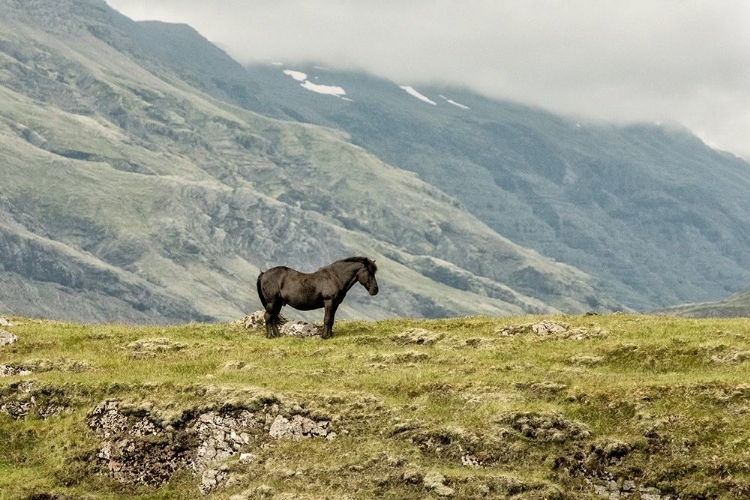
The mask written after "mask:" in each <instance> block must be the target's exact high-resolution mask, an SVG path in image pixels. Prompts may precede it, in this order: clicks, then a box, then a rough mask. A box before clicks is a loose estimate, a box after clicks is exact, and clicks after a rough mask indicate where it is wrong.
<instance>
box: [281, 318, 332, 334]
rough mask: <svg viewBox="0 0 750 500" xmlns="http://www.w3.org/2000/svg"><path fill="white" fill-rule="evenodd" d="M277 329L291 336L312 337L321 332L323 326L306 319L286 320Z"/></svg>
mask: <svg viewBox="0 0 750 500" xmlns="http://www.w3.org/2000/svg"><path fill="white" fill-rule="evenodd" d="M279 331H280V332H281V334H282V335H291V336H292V337H314V336H316V335H318V336H319V335H320V334H321V332H322V331H323V326H322V325H315V324H313V323H308V322H306V321H287V322H286V323H284V324H283V325H281V328H279Z"/></svg>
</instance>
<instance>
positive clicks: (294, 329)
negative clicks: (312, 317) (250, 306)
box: [237, 311, 323, 337]
mask: <svg viewBox="0 0 750 500" xmlns="http://www.w3.org/2000/svg"><path fill="white" fill-rule="evenodd" d="M264 314H265V311H255V312H254V313H252V314H250V315H248V316H245V317H244V318H242V319H241V320H238V321H237V322H238V323H240V324H241V325H243V326H244V327H245V328H247V329H248V330H263V331H265V329H266V322H265V320H264V319H263V316H264ZM279 320H280V325H279V331H280V332H281V334H282V335H290V336H292V337H314V336H319V335H320V334H321V332H322V331H323V327H322V326H319V325H315V324H313V323H308V322H307V321H298V320H295V321H289V320H287V319H286V318H285V317H283V316H279Z"/></svg>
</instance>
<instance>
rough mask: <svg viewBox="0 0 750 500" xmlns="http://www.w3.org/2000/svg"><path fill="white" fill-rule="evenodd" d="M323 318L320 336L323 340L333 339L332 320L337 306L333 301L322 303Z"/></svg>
mask: <svg viewBox="0 0 750 500" xmlns="http://www.w3.org/2000/svg"><path fill="white" fill-rule="evenodd" d="M324 307H325V316H324V317H323V331H322V332H321V334H320V336H321V337H323V338H324V339H329V338H331V337H333V320H334V318H335V317H336V309H338V307H339V305H338V303H337V302H336V301H334V300H326V301H325V302H324Z"/></svg>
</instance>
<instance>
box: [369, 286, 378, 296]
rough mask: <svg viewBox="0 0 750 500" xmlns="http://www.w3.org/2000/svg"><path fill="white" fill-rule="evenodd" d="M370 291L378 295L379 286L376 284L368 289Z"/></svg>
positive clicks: (371, 293)
mask: <svg viewBox="0 0 750 500" xmlns="http://www.w3.org/2000/svg"><path fill="white" fill-rule="evenodd" d="M368 291H369V292H370V295H377V294H378V287H377V286H374V287H372V288H370V290H368Z"/></svg>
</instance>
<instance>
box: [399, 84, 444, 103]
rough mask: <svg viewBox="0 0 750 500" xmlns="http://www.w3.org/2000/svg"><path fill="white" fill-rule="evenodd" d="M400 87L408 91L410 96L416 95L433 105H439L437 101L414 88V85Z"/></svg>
mask: <svg viewBox="0 0 750 500" xmlns="http://www.w3.org/2000/svg"><path fill="white" fill-rule="evenodd" d="M399 87H400V88H401V89H403V90H405V91H406V93H407V94H409V95H410V96H413V97H416V98H417V99H419V100H420V101H424V102H426V103H428V104H432V105H433V106H437V103H436V102H435V101H433V100H432V99H430V98H429V97H425V96H423V95H422V94H420V93H419V92H417V91H416V90H414V87H412V86H411V85H399Z"/></svg>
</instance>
